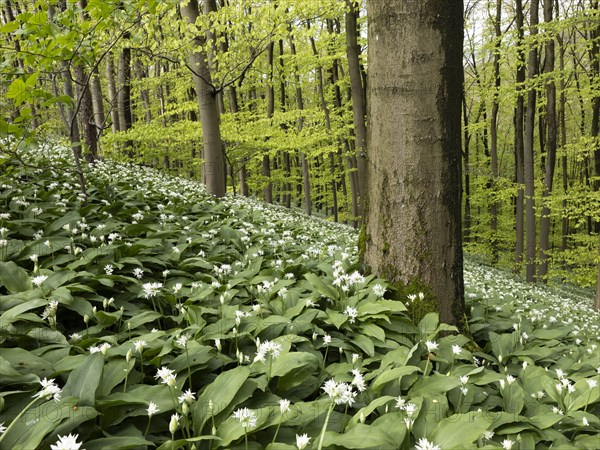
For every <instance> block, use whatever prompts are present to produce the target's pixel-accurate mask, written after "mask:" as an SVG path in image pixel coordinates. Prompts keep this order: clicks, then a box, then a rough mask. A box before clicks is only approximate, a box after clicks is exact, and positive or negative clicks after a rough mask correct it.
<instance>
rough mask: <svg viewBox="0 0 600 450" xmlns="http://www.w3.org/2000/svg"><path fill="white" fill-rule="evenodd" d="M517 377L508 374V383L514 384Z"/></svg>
mask: <svg viewBox="0 0 600 450" xmlns="http://www.w3.org/2000/svg"><path fill="white" fill-rule="evenodd" d="M515 380H516V378H515V377H513V376H512V375H507V376H506V381H507V382H508V384H513V383H514V382H515Z"/></svg>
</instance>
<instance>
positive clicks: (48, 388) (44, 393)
mask: <svg viewBox="0 0 600 450" xmlns="http://www.w3.org/2000/svg"><path fill="white" fill-rule="evenodd" d="M40 384H41V385H42V390H41V391H39V392H37V393H35V394H33V396H32V398H41V399H44V400H49V399H50V397H54V401H56V402H58V401H60V394H61V392H62V391H61V389H60V388H59V387H58V385H57V384H56V383H55V382H54V378H51V379H49V380H48V379H47V378H44V379H43V380H41V381H40Z"/></svg>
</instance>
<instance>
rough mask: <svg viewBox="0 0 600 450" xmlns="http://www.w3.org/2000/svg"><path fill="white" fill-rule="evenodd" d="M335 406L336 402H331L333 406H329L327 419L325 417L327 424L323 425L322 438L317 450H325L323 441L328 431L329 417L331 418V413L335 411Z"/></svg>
mask: <svg viewBox="0 0 600 450" xmlns="http://www.w3.org/2000/svg"><path fill="white" fill-rule="evenodd" d="M334 406H335V403H334V402H331V406H329V411H327V417H325V423H324V424H323V428H322V429H321V437H320V438H319V446H318V447H317V450H321V449H322V448H323V440H324V439H325V431H327V425H328V424H329V417H330V416H331V412H332V411H333V407H334Z"/></svg>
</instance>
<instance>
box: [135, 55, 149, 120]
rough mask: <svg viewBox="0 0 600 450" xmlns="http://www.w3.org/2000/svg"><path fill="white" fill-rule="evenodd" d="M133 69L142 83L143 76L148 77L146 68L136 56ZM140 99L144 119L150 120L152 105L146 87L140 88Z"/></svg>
mask: <svg viewBox="0 0 600 450" xmlns="http://www.w3.org/2000/svg"><path fill="white" fill-rule="evenodd" d="M134 67H135V71H136V74H137V77H138V79H139V80H140V82H141V83H143V82H144V81H143V80H144V79H145V78H148V68H147V67H144V65H143V64H142V62H141V61H140V59H139V58H136V60H135V63H134ZM140 100H141V101H142V105H143V106H144V119H145V120H146V123H150V122H152V107H151V103H150V92H149V91H148V89H147V88H145V87H141V88H140Z"/></svg>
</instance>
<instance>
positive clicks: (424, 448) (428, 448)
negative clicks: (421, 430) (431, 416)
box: [415, 438, 442, 450]
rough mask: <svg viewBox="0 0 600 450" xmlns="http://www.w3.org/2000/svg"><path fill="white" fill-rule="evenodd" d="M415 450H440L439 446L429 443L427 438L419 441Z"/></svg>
mask: <svg viewBox="0 0 600 450" xmlns="http://www.w3.org/2000/svg"><path fill="white" fill-rule="evenodd" d="M415 449H416V450H442V449H441V447H440V446H439V445H435V444H434V443H433V442H429V441H428V440H427V438H421V439H419V442H417V445H416V446H415Z"/></svg>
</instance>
